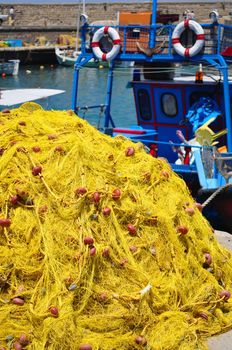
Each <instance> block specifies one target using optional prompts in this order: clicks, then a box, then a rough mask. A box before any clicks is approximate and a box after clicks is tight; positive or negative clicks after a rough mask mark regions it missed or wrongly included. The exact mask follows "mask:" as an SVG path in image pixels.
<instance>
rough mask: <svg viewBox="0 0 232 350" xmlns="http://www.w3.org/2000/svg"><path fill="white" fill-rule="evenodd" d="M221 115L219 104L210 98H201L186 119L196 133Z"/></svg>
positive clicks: (191, 108)
mask: <svg viewBox="0 0 232 350" xmlns="http://www.w3.org/2000/svg"><path fill="white" fill-rule="evenodd" d="M219 115H221V111H220V110H219V107H218V105H217V103H216V102H215V101H214V100H212V99H211V98H209V97H201V98H200V99H199V100H198V101H197V102H195V103H194V104H193V105H192V106H191V107H190V109H189V111H188V113H187V115H186V118H187V119H188V121H189V122H190V123H191V124H192V126H193V132H195V131H196V130H197V129H198V128H199V127H200V126H202V125H203V124H205V123H206V122H208V121H209V120H210V119H212V121H214V120H215V119H216V118H217V117H218V116H219Z"/></svg>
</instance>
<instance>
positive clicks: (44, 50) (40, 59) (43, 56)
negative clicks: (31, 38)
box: [0, 45, 67, 64]
mask: <svg viewBox="0 0 232 350" xmlns="http://www.w3.org/2000/svg"><path fill="white" fill-rule="evenodd" d="M55 47H56V45H48V46H46V45H43V46H35V45H30V46H22V47H0V56H1V59H3V60H5V61H8V60H12V59H19V60H20V64H57V63H58V62H57V59H56V55H55ZM60 48H62V49H65V48H67V46H60Z"/></svg>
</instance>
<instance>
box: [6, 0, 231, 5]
mask: <svg viewBox="0 0 232 350" xmlns="http://www.w3.org/2000/svg"><path fill="white" fill-rule="evenodd" d="M82 1H83V0H0V4H7V5H9V4H75V3H79V2H82ZM227 1H228V0H227ZM231 1H232V0H231ZM85 2H86V3H96V2H100V3H107V4H109V3H111V2H122V3H123V2H125V3H126V2H132V3H133V2H137V3H138V2H141V3H142V2H150V1H149V0H85ZM162 2H173V3H174V2H178V1H177V0H158V3H162ZM180 2H191V3H193V2H197V3H200V2H202V3H205V2H212V3H216V2H217V0H180ZM221 2H225V0H221Z"/></svg>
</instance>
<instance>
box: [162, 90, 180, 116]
mask: <svg viewBox="0 0 232 350" xmlns="http://www.w3.org/2000/svg"><path fill="white" fill-rule="evenodd" d="M161 108H162V111H163V113H164V114H165V115H166V116H167V117H170V118H174V117H175V116H176V115H177V113H178V107H177V99H176V96H175V95H174V94H163V95H162V96H161Z"/></svg>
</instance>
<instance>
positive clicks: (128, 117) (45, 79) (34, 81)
mask: <svg viewBox="0 0 232 350" xmlns="http://www.w3.org/2000/svg"><path fill="white" fill-rule="evenodd" d="M108 72H109V70H108V69H106V68H102V69H98V68H87V67H86V68H82V69H81V70H80V74H79V88H78V106H81V107H84V106H86V110H85V111H84V112H80V115H81V116H82V117H84V118H85V119H87V120H88V121H89V122H90V123H91V124H92V125H95V126H98V125H99V124H100V125H102V120H103V117H104V115H103V113H102V111H101V108H96V109H88V108H87V107H88V106H93V105H100V104H104V103H105V98H106V91H107V77H108ZM73 75H74V68H73V67H63V66H60V65H57V66H56V65H55V66H50V65H48V66H46V65H45V66H36V65H32V66H22V67H20V70H19V74H18V76H13V77H12V76H9V77H6V78H0V88H4V89H19V88H20V89H22V88H27V89H28V88H46V89H60V90H65V93H64V94H60V95H56V96H52V97H49V98H46V99H44V100H38V101H35V102H37V103H39V104H41V105H42V106H43V107H44V108H46V109H59V110H67V109H70V108H71V105H72V91H73ZM131 80H132V68H129V67H125V68H123V67H122V68H119V69H116V71H115V72H114V80H113V94H112V101H111V114H112V118H113V119H114V122H115V124H116V125H117V126H124V127H126V126H128V127H129V126H130V125H132V124H136V119H135V115H136V112H135V106H134V97H133V90H132V89H131V88H128V86H129V85H128V82H129V81H131Z"/></svg>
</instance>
